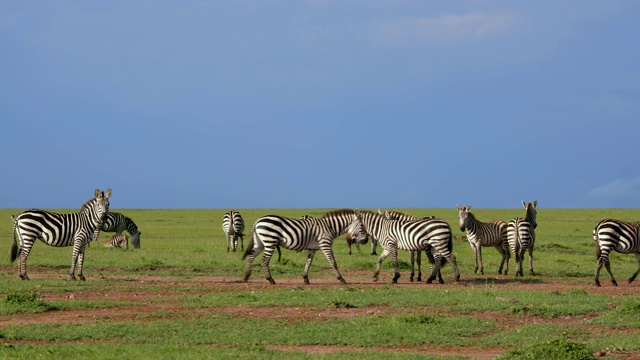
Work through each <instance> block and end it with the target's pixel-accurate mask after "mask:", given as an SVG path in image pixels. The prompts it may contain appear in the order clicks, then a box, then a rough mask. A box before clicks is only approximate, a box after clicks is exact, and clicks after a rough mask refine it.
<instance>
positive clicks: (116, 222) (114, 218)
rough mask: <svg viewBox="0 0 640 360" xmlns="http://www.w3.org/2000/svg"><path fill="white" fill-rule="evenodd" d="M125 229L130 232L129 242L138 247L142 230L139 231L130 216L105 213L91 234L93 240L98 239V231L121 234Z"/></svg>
mask: <svg viewBox="0 0 640 360" xmlns="http://www.w3.org/2000/svg"><path fill="white" fill-rule="evenodd" d="M125 230H126V231H127V232H128V233H129V234H131V244H133V247H134V248H136V249H138V248H140V235H142V232H140V229H138V226H137V225H136V223H134V222H133V220H131V218H129V217H127V216H124V215H122V214H120V213H116V212H109V213H107V216H106V217H105V219H104V221H103V222H102V224H100V226H99V227H98V228H96V230H95V232H94V234H93V240H94V241H96V242H97V241H98V234H99V233H100V231H103V232H115V233H116V234H122V232H123V231H125Z"/></svg>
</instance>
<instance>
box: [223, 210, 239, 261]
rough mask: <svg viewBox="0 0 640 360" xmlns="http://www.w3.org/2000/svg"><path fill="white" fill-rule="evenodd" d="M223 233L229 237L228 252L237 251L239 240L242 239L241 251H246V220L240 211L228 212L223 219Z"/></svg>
mask: <svg viewBox="0 0 640 360" xmlns="http://www.w3.org/2000/svg"><path fill="white" fill-rule="evenodd" d="M222 231H224V235H225V236H226V237H227V252H229V248H232V249H233V251H234V252H235V251H236V248H237V247H238V238H239V239H240V246H241V249H242V250H244V234H243V232H244V219H242V215H240V212H238V211H227V212H226V213H225V214H224V216H223V217H222Z"/></svg>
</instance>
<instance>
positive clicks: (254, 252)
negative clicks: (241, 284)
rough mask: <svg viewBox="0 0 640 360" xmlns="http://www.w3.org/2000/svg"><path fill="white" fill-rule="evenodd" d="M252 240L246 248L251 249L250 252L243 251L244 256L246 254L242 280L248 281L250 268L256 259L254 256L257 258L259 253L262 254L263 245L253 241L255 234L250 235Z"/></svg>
mask: <svg viewBox="0 0 640 360" xmlns="http://www.w3.org/2000/svg"><path fill="white" fill-rule="evenodd" d="M251 236H252V238H251V239H250V240H249V244H248V245H247V247H249V246H250V247H251V251H249V249H248V248H247V251H245V254H247V253H248V254H247V257H248V259H247V267H246V269H245V271H244V278H243V280H244V281H245V282H246V281H249V277H251V270H252V269H251V267H252V266H253V260H254V259H255V258H256V256H258V255H259V254H260V252H262V249H263V248H264V245H263V244H262V241H254V237H255V234H253V233H252V234H251ZM278 251H279V249H278Z"/></svg>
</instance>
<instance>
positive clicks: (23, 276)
mask: <svg viewBox="0 0 640 360" xmlns="http://www.w3.org/2000/svg"><path fill="white" fill-rule="evenodd" d="M20 279H22V280H29V277H28V276H27V274H24V275H20Z"/></svg>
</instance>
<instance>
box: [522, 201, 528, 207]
mask: <svg viewBox="0 0 640 360" xmlns="http://www.w3.org/2000/svg"><path fill="white" fill-rule="evenodd" d="M522 206H524V208H525V209H526V208H527V203H525V202H524V200H522Z"/></svg>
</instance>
